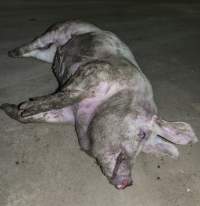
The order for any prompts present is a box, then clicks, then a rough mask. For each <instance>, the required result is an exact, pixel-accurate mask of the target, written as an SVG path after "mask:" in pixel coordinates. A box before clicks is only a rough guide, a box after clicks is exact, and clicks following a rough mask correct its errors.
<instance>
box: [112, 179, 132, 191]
mask: <svg viewBox="0 0 200 206" xmlns="http://www.w3.org/2000/svg"><path fill="white" fill-rule="evenodd" d="M112 184H113V185H114V186H115V187H116V188H117V189H119V190H122V189H125V188H126V187H128V186H131V185H132V184H133V181H132V179H131V178H130V177H127V176H116V177H115V178H114V179H112Z"/></svg>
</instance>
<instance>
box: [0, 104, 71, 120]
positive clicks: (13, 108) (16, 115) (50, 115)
mask: <svg viewBox="0 0 200 206" xmlns="http://www.w3.org/2000/svg"><path fill="white" fill-rule="evenodd" d="M0 108H1V109H2V110H4V112H5V113H6V114H7V115H8V116H10V117H11V118H13V119H15V120H17V121H19V122H22V123H34V122H48V123H68V124H74V114H73V110H72V107H71V106H68V107H65V108H62V109H54V110H50V111H46V112H41V113H38V114H34V115H29V116H26V117H22V116H21V112H22V111H21V110H20V109H19V108H18V106H17V105H14V104H3V105H1V106H0Z"/></svg>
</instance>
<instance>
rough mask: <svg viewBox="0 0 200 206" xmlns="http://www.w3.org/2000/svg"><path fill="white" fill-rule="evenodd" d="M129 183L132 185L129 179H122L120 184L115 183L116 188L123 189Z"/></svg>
mask: <svg viewBox="0 0 200 206" xmlns="http://www.w3.org/2000/svg"><path fill="white" fill-rule="evenodd" d="M130 185H132V181H129V179H123V180H122V181H121V183H120V184H117V185H116V188H117V189H125V188H126V187H128V186H130Z"/></svg>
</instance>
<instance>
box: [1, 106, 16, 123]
mask: <svg viewBox="0 0 200 206" xmlns="http://www.w3.org/2000/svg"><path fill="white" fill-rule="evenodd" d="M0 109H2V110H3V111H4V112H5V113H6V114H7V115H8V116H10V117H11V118H13V119H16V120H18V119H19V114H18V112H19V110H18V107H17V105H15V104H8V103H5V104H2V105H0Z"/></svg>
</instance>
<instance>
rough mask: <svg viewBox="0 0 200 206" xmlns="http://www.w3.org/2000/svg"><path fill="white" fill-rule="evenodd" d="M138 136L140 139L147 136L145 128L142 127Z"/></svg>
mask: <svg viewBox="0 0 200 206" xmlns="http://www.w3.org/2000/svg"><path fill="white" fill-rule="evenodd" d="M138 137H139V138H140V139H144V138H145V137H146V132H144V131H143V130H141V129H140V131H139V134H138Z"/></svg>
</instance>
